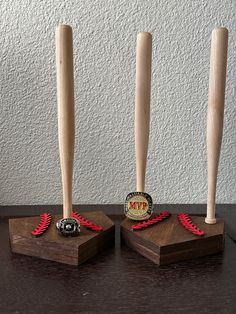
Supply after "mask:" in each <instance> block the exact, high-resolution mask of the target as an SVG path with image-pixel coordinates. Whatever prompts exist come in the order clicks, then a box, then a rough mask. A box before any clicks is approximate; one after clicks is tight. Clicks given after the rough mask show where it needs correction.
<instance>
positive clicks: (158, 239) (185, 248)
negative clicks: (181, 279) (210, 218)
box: [121, 215, 224, 265]
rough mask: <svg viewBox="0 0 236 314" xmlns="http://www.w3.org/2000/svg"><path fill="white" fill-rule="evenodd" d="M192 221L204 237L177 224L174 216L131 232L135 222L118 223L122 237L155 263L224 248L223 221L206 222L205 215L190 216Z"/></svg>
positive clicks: (181, 258)
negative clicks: (203, 232)
mask: <svg viewBox="0 0 236 314" xmlns="http://www.w3.org/2000/svg"><path fill="white" fill-rule="evenodd" d="M190 217H191V219H192V221H193V223H194V224H195V225H197V226H198V227H200V229H202V230H203V231H205V236H204V237H199V236H196V235H193V234H192V233H190V232H189V231H187V230H186V229H184V227H183V226H182V225H181V224H180V223H179V221H178V217H177V215H172V216H171V217H170V218H168V219H166V220H164V221H163V222H160V223H158V224H156V225H153V226H150V227H148V228H144V229H140V230H138V231H132V230H131V229H130V228H131V226H132V225H133V224H135V222H134V221H131V220H129V219H128V218H126V219H125V220H124V221H123V222H122V224H121V237H122V240H123V241H124V242H125V243H126V244H127V245H128V246H129V247H131V248H132V249H133V250H135V251H137V252H138V253H140V254H141V255H143V256H145V257H146V258H148V259H150V260H151V261H153V262H154V263H155V264H158V265H165V264H169V263H174V262H177V261H182V260H187V259H192V258H195V257H199V256H204V255H210V254H214V253H217V252H221V251H223V249H224V221H223V219H217V223H216V224H215V225H208V224H206V223H205V217H202V216H197V215H190Z"/></svg>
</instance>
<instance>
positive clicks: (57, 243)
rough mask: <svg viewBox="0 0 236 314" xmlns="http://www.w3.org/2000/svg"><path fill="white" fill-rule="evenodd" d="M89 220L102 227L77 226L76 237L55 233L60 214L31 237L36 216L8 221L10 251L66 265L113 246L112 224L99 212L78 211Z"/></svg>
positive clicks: (36, 222) (36, 221) (113, 230)
mask: <svg viewBox="0 0 236 314" xmlns="http://www.w3.org/2000/svg"><path fill="white" fill-rule="evenodd" d="M81 215H82V216H83V217H85V218H87V219H89V220H90V221H92V222H93V223H96V224H99V225H101V226H103V227H104V230H103V231H102V232H94V231H91V230H88V229H87V228H85V227H83V226H81V232H80V235H79V236H78V237H68V238H67V237H63V236H61V235H59V234H58V232H57V230H56V227H55V223H56V222H57V221H58V220H59V219H61V218H62V217H61V215H57V216H54V217H53V220H52V224H51V226H50V228H49V229H48V230H47V231H46V232H45V234H44V235H42V236H41V237H38V238H35V237H33V236H32V235H31V231H32V230H33V229H34V228H35V226H36V225H37V224H38V222H39V217H26V218H16V219H10V220H9V233H10V242H11V249H12V252H14V253H19V254H25V255H30V256H35V257H39V258H42V259H48V260H51V261H56V262H60V263H65V264H70V265H80V264H82V263H83V262H85V261H87V260H88V259H89V258H91V257H93V256H95V255H96V254H98V253H99V252H101V251H103V250H105V249H106V248H108V247H111V246H112V245H114V242H115V240H114V232H115V227H114V224H113V222H112V221H111V220H110V219H109V218H108V217H107V216H106V215H105V214H104V213H103V212H102V211H97V212H93V213H81Z"/></svg>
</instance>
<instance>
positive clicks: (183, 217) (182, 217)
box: [178, 213, 205, 236]
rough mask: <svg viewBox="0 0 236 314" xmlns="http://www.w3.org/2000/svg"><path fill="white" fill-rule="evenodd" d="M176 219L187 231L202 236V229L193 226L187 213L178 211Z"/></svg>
mask: <svg viewBox="0 0 236 314" xmlns="http://www.w3.org/2000/svg"><path fill="white" fill-rule="evenodd" d="M178 219H179V222H180V223H181V225H182V226H183V227H184V228H185V229H187V230H188V231H190V232H191V233H193V234H196V235H198V236H204V234H205V233H204V231H202V230H201V229H200V228H198V227H197V226H195V225H194V224H193V222H192V220H191V219H190V217H189V215H188V214H185V213H179V214H178Z"/></svg>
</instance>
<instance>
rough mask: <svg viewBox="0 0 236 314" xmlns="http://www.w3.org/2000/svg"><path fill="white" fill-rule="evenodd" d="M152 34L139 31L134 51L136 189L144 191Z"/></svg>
mask: <svg viewBox="0 0 236 314" xmlns="http://www.w3.org/2000/svg"><path fill="white" fill-rule="evenodd" d="M151 60H152V35H151V34H150V33H146V32H143V33H139V34H138V36H137V52H136V91H135V155H136V189H137V192H144V187H145V172H146V163H147V152H148V141H149V124H150V92H151Z"/></svg>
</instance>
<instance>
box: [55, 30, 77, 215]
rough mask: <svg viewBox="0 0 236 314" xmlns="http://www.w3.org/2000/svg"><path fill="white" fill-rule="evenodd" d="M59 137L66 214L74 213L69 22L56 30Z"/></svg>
mask: <svg viewBox="0 0 236 314" xmlns="http://www.w3.org/2000/svg"><path fill="white" fill-rule="evenodd" d="M56 67H57V102H58V139H59V152H60V163H61V177H62V189H63V217H64V218H69V217H71V214H72V181H73V162H74V142H75V117H74V73H73V38H72V28H71V27H70V26H69V25H59V26H58V27H57V29H56Z"/></svg>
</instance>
